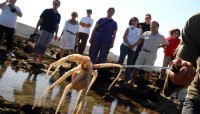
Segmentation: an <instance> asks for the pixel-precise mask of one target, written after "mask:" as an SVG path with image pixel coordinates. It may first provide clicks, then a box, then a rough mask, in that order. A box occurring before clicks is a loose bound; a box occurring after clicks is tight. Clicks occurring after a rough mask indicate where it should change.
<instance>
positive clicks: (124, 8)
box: [0, 0, 200, 66]
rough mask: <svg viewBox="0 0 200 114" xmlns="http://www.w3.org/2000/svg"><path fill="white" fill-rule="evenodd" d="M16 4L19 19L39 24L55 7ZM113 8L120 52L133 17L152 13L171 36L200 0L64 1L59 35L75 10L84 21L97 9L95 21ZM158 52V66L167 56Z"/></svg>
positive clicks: (46, 2) (20, 0)
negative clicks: (89, 10)
mask: <svg viewBox="0 0 200 114" xmlns="http://www.w3.org/2000/svg"><path fill="white" fill-rule="evenodd" d="M0 1H1V2H4V1H5V0H0ZM16 5H18V6H20V8H21V10H22V12H23V17H22V18H18V21H19V22H21V23H24V24H27V25H30V26H33V27H35V26H36V23H37V21H38V19H39V16H40V14H41V13H42V11H43V10H44V9H46V8H51V7H52V0H17V3H16ZM109 7H114V8H115V10H116V12H115V14H114V16H113V19H114V20H115V21H116V22H117V24H118V31H117V36H116V41H115V44H114V48H113V49H111V51H112V52H114V53H115V54H118V55H119V49H120V44H121V43H122V39H123V38H122V37H123V34H124V32H125V30H126V28H127V27H128V21H129V19H130V18H131V17H133V16H136V17H138V19H139V21H140V22H143V21H144V16H145V14H146V13H150V14H151V15H152V20H156V21H158V22H159V23H160V28H159V32H160V33H161V34H163V35H164V36H165V37H168V32H169V30H170V29H172V28H179V29H182V28H183V26H184V24H185V22H186V20H187V19H188V18H189V17H190V16H191V15H192V14H194V13H195V12H198V11H199V9H200V2H199V0H61V6H60V8H59V9H58V10H59V12H60V14H61V23H60V30H59V36H60V33H61V31H62V29H63V26H64V22H65V21H66V20H67V19H69V18H70V15H71V12H73V11H76V12H77V13H78V20H80V19H81V17H83V16H86V9H88V8H90V9H92V10H93V14H92V18H93V19H94V24H95V23H96V21H97V20H98V19H99V18H101V17H105V16H106V12H107V9H108V8H109ZM93 27H94V25H93ZM158 54H159V55H160V56H159V57H158V58H157V61H156V64H155V65H157V66H158V65H159V66H160V65H162V59H163V53H162V50H159V53H158Z"/></svg>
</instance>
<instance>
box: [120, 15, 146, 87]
mask: <svg viewBox="0 0 200 114" xmlns="http://www.w3.org/2000/svg"><path fill="white" fill-rule="evenodd" d="M138 23H139V20H138V18H137V17H133V18H131V19H130V20H129V27H128V28H127V29H126V31H125V33H124V36H123V43H122V44H121V46H120V57H119V60H118V62H117V63H118V64H123V63H124V59H125V57H126V55H127V56H128V58H127V65H132V63H133V59H134V55H135V51H136V48H137V45H138V44H139V43H140V41H141V39H140V38H141V36H142V30H141V29H140V28H138V27H137V26H138ZM124 80H125V83H128V82H130V80H131V69H130V68H128V69H126V70H125V74H124Z"/></svg>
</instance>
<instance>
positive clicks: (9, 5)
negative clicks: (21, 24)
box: [0, 0, 22, 58]
mask: <svg viewBox="0 0 200 114" xmlns="http://www.w3.org/2000/svg"><path fill="white" fill-rule="evenodd" d="M16 1H17V0H6V1H5V2H3V3H1V4H0V9H1V10H2V12H1V15H0V41H1V40H2V39H3V36H4V34H5V39H6V47H7V54H6V56H7V57H8V58H11V57H12V56H14V54H13V52H12V50H13V37H14V33H15V29H16V22H17V16H19V17H22V12H21V10H20V8H19V7H18V6H16V5H15V3H16Z"/></svg>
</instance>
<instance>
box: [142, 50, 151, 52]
mask: <svg viewBox="0 0 200 114" xmlns="http://www.w3.org/2000/svg"><path fill="white" fill-rule="evenodd" d="M142 50H143V51H145V52H149V53H151V51H149V50H146V49H142Z"/></svg>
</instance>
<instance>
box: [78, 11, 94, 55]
mask: <svg viewBox="0 0 200 114" xmlns="http://www.w3.org/2000/svg"><path fill="white" fill-rule="evenodd" d="M86 11H87V16H86V17H83V18H81V21H80V27H79V39H78V46H77V47H76V48H78V53H79V54H83V52H84V50H85V47H86V43H87V40H88V37H89V34H90V29H91V27H92V25H93V19H92V18H91V14H92V10H91V9H88V10H86ZM76 48H75V50H76Z"/></svg>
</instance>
